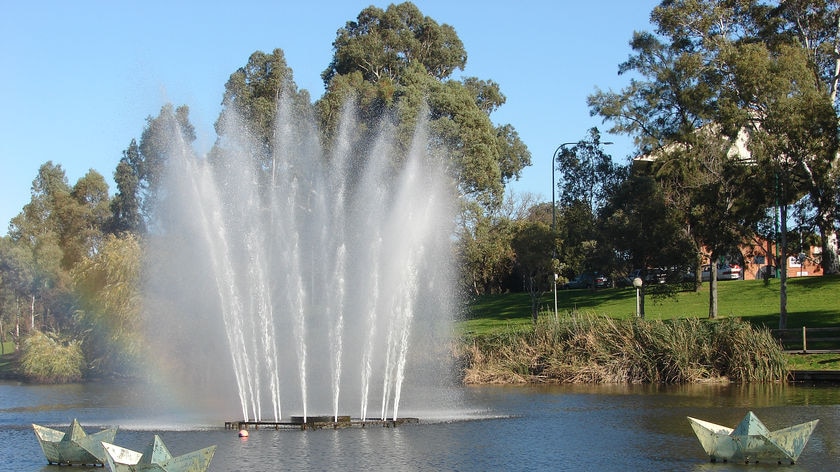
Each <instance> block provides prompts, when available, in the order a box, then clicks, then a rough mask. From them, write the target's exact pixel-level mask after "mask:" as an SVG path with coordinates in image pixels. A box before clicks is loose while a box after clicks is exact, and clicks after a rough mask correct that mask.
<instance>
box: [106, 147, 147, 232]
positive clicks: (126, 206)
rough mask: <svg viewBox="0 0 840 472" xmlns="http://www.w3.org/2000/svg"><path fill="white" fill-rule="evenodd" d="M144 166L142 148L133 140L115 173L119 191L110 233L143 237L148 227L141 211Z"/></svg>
mask: <svg viewBox="0 0 840 472" xmlns="http://www.w3.org/2000/svg"><path fill="white" fill-rule="evenodd" d="M141 165H142V161H141V156H140V148H139V146H137V141H136V140H134V139H132V140H131V143H129V145H128V148H127V149H126V150H124V151H123V156H122V158H121V159H120V162H119V163H118V164H117V168H116V170H115V171H114V182H115V183H116V184H117V191H116V192H115V193H114V197H113V198H112V199H111V219H110V221H109V222H108V224H107V229H108V232H109V233H111V234H120V233H124V232H129V233H133V234H136V235H142V234H144V233H145V232H146V225H145V223H144V221H143V215H142V214H141V211H140V204H141V195H140V166H141Z"/></svg>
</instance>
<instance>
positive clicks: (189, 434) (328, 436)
mask: <svg viewBox="0 0 840 472" xmlns="http://www.w3.org/2000/svg"><path fill="white" fill-rule="evenodd" d="M460 393H461V394H462V396H463V398H464V399H465V400H464V405H462V406H461V407H459V408H454V409H451V408H449V407H444V408H442V409H441V410H438V411H434V412H420V411H414V412H412V411H407V412H406V415H407V416H419V417H420V418H421V419H423V421H422V422H421V424H418V425H404V426H401V427H398V428H379V427H376V428H369V429H360V428H359V429H356V428H354V429H345V430H339V431H335V430H321V431H297V430H281V431H274V430H260V431H251V435H250V437H249V438H247V439H240V438H239V437H238V435H237V433H236V432H235V431H226V430H224V429H223V427H222V426H223V423H224V421H225V420H231V419H233V418H211V417H210V416H208V415H207V414H201V413H196V412H188V409H186V408H185V407H184V406H179V405H178V404H177V401H176V400H178V399H175V398H172V397H166V396H163V395H159V394H157V393H154V392H151V391H148V390H144V389H143V388H139V387H138V386H122V385H113V384H109V385H106V384H85V385H68V386H27V385H22V384H18V383H14V382H0V457H2V458H3V460H2V462H0V470H14V471H59V470H71V469H70V468H67V467H62V468H59V467H56V466H47V465H46V461H45V459H44V458H43V455H42V453H41V450H40V448H39V446H38V442H37V440H36V439H35V435H34V433H33V432H32V427H31V423H38V424H44V425H48V426H54V427H57V428H59V429H66V428H67V426H68V425H69V423H70V421H72V419H73V418H78V419H79V421H80V422H82V424H83V426H85V428H86V430H87V431H88V432H95V431H97V430H98V429H99V428H100V427H106V426H110V425H116V426H119V427H120V429H119V431H118V433H117V439H116V442H117V443H118V444H120V445H122V446H125V447H129V448H132V449H135V450H142V448H143V447H144V446H145V444H146V443H147V442H148V441H149V440H150V439H151V437H152V435H153V434H159V435H161V437H162V438H163V440H164V441H165V443H166V445H167V446H168V447H169V449H170V451H171V452H172V453H173V454H175V455H179V454H183V453H186V452H189V451H192V450H195V449H200V448H203V447H206V446H209V445H213V444H215V445H217V447H218V448H217V450H216V454H215V457H214V458H213V461H212V463H211V465H210V470H211V471H274V470H318V471H339V470H340V471H346V470H401V471H402V470H407V471H438V470H451V471H487V470H523V471H525V470H528V471H533V470H556V471H588V470H598V471H611V470H674V471H686V470H689V471H730V470H736V471H743V470H747V469H745V466H744V465H743V464H722V463H716V464H711V463H709V461H708V458H707V457H706V456H705V454H704V452H703V450H702V448H701V447H700V444H699V443H698V442H697V440H696V438H695V437H694V433H693V432H692V430H691V427H690V426H689V425H688V421H687V420H686V416H693V417H697V418H701V419H705V420H708V421H712V422H715V423H719V424H722V425H726V426H730V427H732V426H735V424H737V423H738V422H739V421H740V420H741V418H743V416H744V415H745V414H746V412H747V411H749V410H752V411H754V412H755V413H756V415H758V417H759V418H760V419H761V420H762V421H763V422H764V423H765V424H766V425H767V426H768V427H769V428H770V429H779V428H782V427H786V426H789V425H792V424H795V423H802V422H805V421H809V420H811V419H819V420H820V423H819V425H818V426H817V428H816V430H815V432H814V435H813V436H812V438H811V440H810V442H809V443H808V445H807V446H806V448H805V451H804V452H803V454H802V456H801V457H800V460H799V462H798V463H797V464H796V465H793V466H788V465H784V466H778V465H775V464H772V465H770V464H767V465H765V464H758V465H755V464H751V465H750V466H749V467H748V470H751V471H757V470H785V471H824V470H837V469H838V457H840V445H838V437H840V389H838V388H836V387H830V386H790V385H787V386H783V385H746V386H740V385H690V386H626V385H606V386H603V385H601V386H589V385H587V386H515V387H512V386H487V387H468V388H465V389H463V391H462V392H460ZM72 470H78V471H82V470H87V469H84V468H79V467H74V468H72ZM90 470H98V471H101V470H102V468H98V469H90Z"/></svg>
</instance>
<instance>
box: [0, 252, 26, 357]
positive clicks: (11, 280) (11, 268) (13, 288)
mask: <svg viewBox="0 0 840 472" xmlns="http://www.w3.org/2000/svg"><path fill="white" fill-rule="evenodd" d="M34 281H35V266H34V261H33V260H32V251H31V250H29V247H28V246H25V245H24V244H21V243H18V242H15V241H14V240H12V238H11V237H10V236H3V237H0V342H4V341H6V335H7V334H9V333H11V334H12V337H13V339H14V340H15V343H17V342H18V341H19V340H20V336H21V322H22V321H23V320H24V314H25V311H24V310H25V309H26V308H27V307H28V306H29V305H30V300H31V298H30V296H31V293H32V290H33V289H34V287H35V283H34ZM4 354H5V353H4Z"/></svg>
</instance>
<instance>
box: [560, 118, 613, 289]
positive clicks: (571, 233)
mask: <svg viewBox="0 0 840 472" xmlns="http://www.w3.org/2000/svg"><path fill="white" fill-rule="evenodd" d="M555 157H556V160H555V162H554V166H555V168H556V169H557V171H558V173H557V183H556V185H557V189H558V191H559V192H558V194H559V196H560V197H559V202H558V203H559V206H560V208H559V211H558V213H559V219H560V220H561V224H557V222H556V221H553V222H552V224H553V225H554V228H553V229H554V230H555V231H556V233H557V235H556V238H558V239H559V240H562V241H563V244H562V247H561V248H560V252H559V253H558V256H559V261H560V262H562V266H563V268H564V274H563V275H565V276H567V277H572V276H573V275H575V274H579V273H581V272H583V271H584V270H591V269H598V270H603V271H608V270H607V268H608V266H610V265H611V264H610V262H611V261H610V258H609V257H607V258H605V257H604V256H605V254H606V255H609V253H610V251H609V250H608V249H606V248H603V247H601V246H599V244H598V241H599V237H598V228H597V218H598V213H599V212H600V211H601V209H602V208H603V207H604V205H606V203H607V200H608V198H609V196H610V195H611V194H612V192H614V191H615V188H616V187H617V186H618V185H619V183H620V182H621V181H622V180H623V179H624V178H625V177H626V171H627V169H626V167H623V166H619V165H617V164H616V163H614V162H613V160H612V157H611V156H610V155H609V154H607V153H605V152H604V148H603V144H602V143H601V134H600V132H599V131H598V129H597V128H592V129H590V130H589V132H588V135H587V137H586V138H585V139H582V140H580V141H578V142H577V143H574V144H572V145H569V146H568V147H567V146H563V147H561V148H560V150H559V152H557V153H556V155H555Z"/></svg>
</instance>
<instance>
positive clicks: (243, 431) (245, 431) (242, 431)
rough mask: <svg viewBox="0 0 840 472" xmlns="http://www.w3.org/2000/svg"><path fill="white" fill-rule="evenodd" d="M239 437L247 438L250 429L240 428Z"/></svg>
mask: <svg viewBox="0 0 840 472" xmlns="http://www.w3.org/2000/svg"><path fill="white" fill-rule="evenodd" d="M239 437H240V438H247V437H248V430H247V429H240V430H239Z"/></svg>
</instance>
